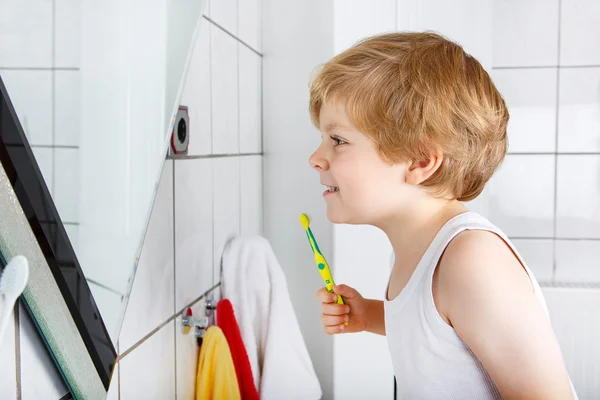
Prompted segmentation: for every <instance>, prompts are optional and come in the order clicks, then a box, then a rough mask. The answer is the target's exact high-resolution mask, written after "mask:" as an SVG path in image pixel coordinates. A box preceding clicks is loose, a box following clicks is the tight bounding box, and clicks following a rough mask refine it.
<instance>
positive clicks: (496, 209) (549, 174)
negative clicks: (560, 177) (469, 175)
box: [467, 154, 555, 238]
mask: <svg viewBox="0 0 600 400" xmlns="http://www.w3.org/2000/svg"><path fill="white" fill-rule="evenodd" d="M554 163H555V158H554V156H553V155H537V154H536V155H507V156H506V158H505V160H504V163H503V164H502V165H501V166H500V168H499V169H498V171H497V172H496V174H495V175H494V176H493V177H492V179H490V181H489V182H488V184H487V186H486V188H485V189H484V191H483V193H482V194H481V195H480V196H479V197H478V198H476V199H475V200H473V201H471V202H469V203H467V205H468V207H469V208H471V209H472V210H473V211H477V212H479V213H481V214H482V215H485V216H486V217H487V218H489V219H490V220H491V221H493V222H494V223H495V224H496V225H497V226H498V227H499V228H500V229H502V230H503V231H504V232H505V233H506V234H507V235H508V236H514V237H534V238H551V237H552V236H553V234H554Z"/></svg>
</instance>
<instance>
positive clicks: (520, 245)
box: [511, 239, 554, 282]
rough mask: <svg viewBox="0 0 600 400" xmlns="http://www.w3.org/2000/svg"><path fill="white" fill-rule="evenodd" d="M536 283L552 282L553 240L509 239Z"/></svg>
mask: <svg viewBox="0 0 600 400" xmlns="http://www.w3.org/2000/svg"><path fill="white" fill-rule="evenodd" d="M511 242H512V243H513V244H514V245H515V247H516V248H517V251H518V252H519V254H520V255H521V257H523V260H525V263H526V264H527V266H528V267H529V269H530V270H531V272H533V276H535V279H537V280H538V282H550V281H552V269H553V267H554V248H553V245H554V241H553V239H511Z"/></svg>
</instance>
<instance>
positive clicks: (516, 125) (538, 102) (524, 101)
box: [492, 68, 558, 153]
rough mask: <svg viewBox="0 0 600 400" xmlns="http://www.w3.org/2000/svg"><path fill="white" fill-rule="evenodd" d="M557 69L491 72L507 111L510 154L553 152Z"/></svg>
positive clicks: (554, 146)
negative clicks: (508, 115)
mask: <svg viewBox="0 0 600 400" xmlns="http://www.w3.org/2000/svg"><path fill="white" fill-rule="evenodd" d="M557 73H558V72H557V68H541V69H537V68H536V69H508V70H504V69H501V70H493V71H492V78H493V79H494V83H495V84H496V87H497V88H498V90H499V91H500V93H501V94H502V96H503V97H504V100H505V101H506V104H507V106H508V109H509V112H510V119H509V121H508V144H509V148H508V151H509V152H513V153H514V152H554V151H555V149H556V102H557V96H556V90H557V89H556V82H557V79H556V78H557V76H556V74H557Z"/></svg>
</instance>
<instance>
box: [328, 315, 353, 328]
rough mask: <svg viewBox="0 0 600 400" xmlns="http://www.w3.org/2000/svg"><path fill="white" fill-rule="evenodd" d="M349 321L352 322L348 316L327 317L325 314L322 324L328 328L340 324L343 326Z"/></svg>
mask: <svg viewBox="0 0 600 400" xmlns="http://www.w3.org/2000/svg"><path fill="white" fill-rule="evenodd" d="M349 320H350V317H349V316H348V314H344V315H326V314H323V315H321V322H322V323H323V325H325V326H326V327H327V326H334V325H340V324H343V323H344V322H348V321H349Z"/></svg>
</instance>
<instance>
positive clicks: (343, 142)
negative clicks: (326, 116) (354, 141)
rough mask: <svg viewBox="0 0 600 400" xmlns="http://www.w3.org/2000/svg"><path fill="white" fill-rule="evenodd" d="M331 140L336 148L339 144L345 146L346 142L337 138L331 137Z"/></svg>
mask: <svg viewBox="0 0 600 400" xmlns="http://www.w3.org/2000/svg"><path fill="white" fill-rule="evenodd" d="M331 139H333V141H334V142H335V145H336V146H339V145H341V144H346V141H345V140H344V139H341V138H339V137H335V136H332V137H331Z"/></svg>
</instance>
